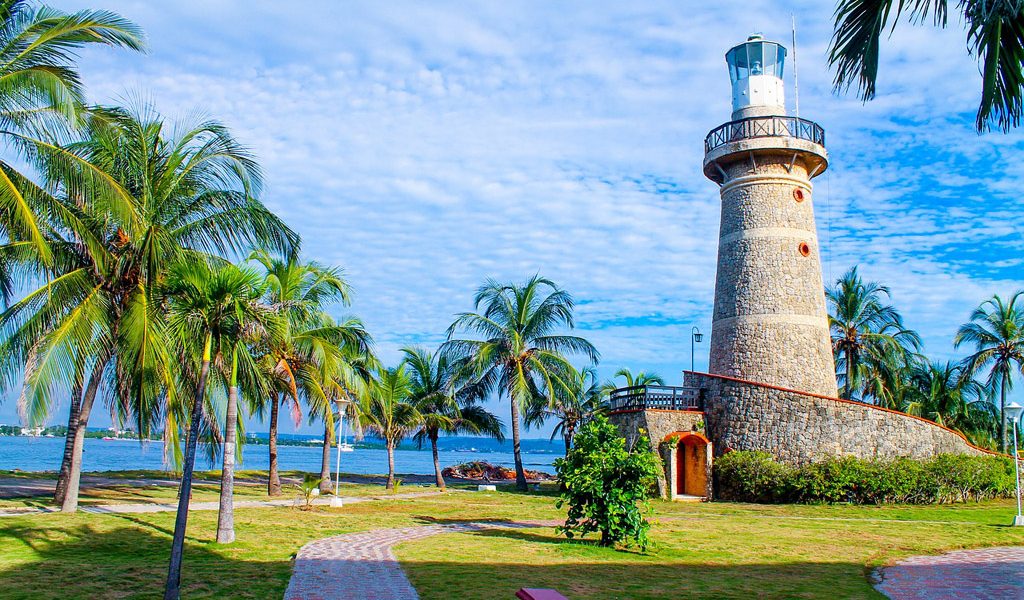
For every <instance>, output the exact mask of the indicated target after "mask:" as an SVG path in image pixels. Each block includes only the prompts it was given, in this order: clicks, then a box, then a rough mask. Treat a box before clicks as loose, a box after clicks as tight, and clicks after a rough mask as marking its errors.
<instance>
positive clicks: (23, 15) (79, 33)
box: [0, 0, 145, 299]
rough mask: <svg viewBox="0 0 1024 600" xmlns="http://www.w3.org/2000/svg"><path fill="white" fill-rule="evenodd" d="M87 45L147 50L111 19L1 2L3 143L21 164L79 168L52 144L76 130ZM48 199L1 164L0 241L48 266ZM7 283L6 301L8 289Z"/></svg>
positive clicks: (129, 26)
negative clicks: (81, 56)
mask: <svg viewBox="0 0 1024 600" xmlns="http://www.w3.org/2000/svg"><path fill="white" fill-rule="evenodd" d="M89 44H103V45H107V46H112V47H117V48H128V49H132V50H142V49H143V48H144V46H145V41H144V39H143V34H142V31H141V30H140V29H139V28H138V26H136V25H135V24H134V23H132V22H131V21H128V20H127V19H124V18H123V17H121V16H119V15H117V14H115V13H112V12H109V11H100V10H83V11H79V12H76V13H73V14H68V13H65V12H62V11H59V10H57V9H54V8H50V7H48V6H42V5H38V4H36V3H34V2H28V1H26V0H3V1H0V136H2V137H3V138H4V139H5V142H7V143H8V144H10V145H11V146H13V147H14V148H16V149H17V150H19V151H20V157H21V158H28V159H30V160H32V159H37V158H44V157H45V158H49V159H50V160H59V161H61V162H68V161H70V162H75V163H77V164H79V165H81V162H80V160H79V159H78V157H76V156H75V155H73V154H69V153H67V152H66V151H65V150H63V149H62V148H60V147H59V146H58V145H57V144H56V143H55V142H54V140H53V138H54V137H55V136H61V135H62V134H65V133H67V130H68V129H73V128H75V127H76V126H77V125H78V119H79V116H80V113H81V112H82V104H83V102H84V93H83V89H82V81H81V78H80V77H79V75H78V72H77V70H76V68H75V63H76V60H77V58H78V57H77V51H78V50H79V49H80V48H83V47H84V46H86V45H89ZM47 196H48V194H46V193H45V192H43V191H42V190H41V189H40V188H38V187H37V186H36V185H35V184H33V183H32V182H31V181H30V180H29V179H28V178H27V177H25V176H24V175H22V174H21V173H19V172H18V171H17V170H16V169H15V167H14V165H12V164H11V163H10V162H8V161H6V160H2V159H0V235H2V237H4V238H6V240H7V241H9V242H24V246H25V247H28V248H31V249H32V250H33V253H34V256H35V258H36V259H37V260H39V261H40V262H41V263H42V264H43V265H50V264H51V260H52V256H51V255H50V248H49V245H48V244H47V240H46V238H45V232H44V226H43V224H41V223H40V222H39V218H40V215H39V211H40V210H41V207H40V206H39V203H41V202H43V203H45V198H46V197H47ZM0 278H2V279H3V280H4V285H3V286H2V287H3V290H2V291H3V292H4V294H3V295H4V298H5V299H6V298H8V297H9V295H10V292H11V290H10V288H9V285H10V283H11V281H10V280H9V279H8V278H7V274H6V273H4V272H2V271H0Z"/></svg>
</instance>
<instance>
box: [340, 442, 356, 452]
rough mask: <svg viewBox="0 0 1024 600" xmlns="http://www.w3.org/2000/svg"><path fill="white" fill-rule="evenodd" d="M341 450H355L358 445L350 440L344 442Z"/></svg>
mask: <svg viewBox="0 0 1024 600" xmlns="http://www.w3.org/2000/svg"><path fill="white" fill-rule="evenodd" d="M339 450H341V451H342V452H355V450H356V447H355V446H353V445H352V444H350V443H348V442H342V443H341V448H339Z"/></svg>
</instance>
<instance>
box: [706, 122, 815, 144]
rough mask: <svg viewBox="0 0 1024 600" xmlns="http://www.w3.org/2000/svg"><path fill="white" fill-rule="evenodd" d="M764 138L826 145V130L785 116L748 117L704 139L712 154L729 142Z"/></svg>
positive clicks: (726, 125) (712, 131)
mask: <svg viewBox="0 0 1024 600" xmlns="http://www.w3.org/2000/svg"><path fill="white" fill-rule="evenodd" d="M763 137H794V138H798V139H801V140H807V141H809V142H814V143H815V144H820V145H822V146H824V145H825V130H824V129H823V128H822V127H821V125H818V124H817V123H815V122H814V121H808V120H807V119H798V118H797V117H783V116H776V117H748V118H746V119H737V120H736V121H729V122H728V123H726V124H725V125H720V126H718V127H716V128H715V129H712V130H711V133H709V134H708V136H707V137H706V138H704V152H705V153H707V152H711V151H712V150H714V149H715V148H718V147H719V146H724V145H725V144H728V143H729V142H737V141H740V140H747V139H752V138H763Z"/></svg>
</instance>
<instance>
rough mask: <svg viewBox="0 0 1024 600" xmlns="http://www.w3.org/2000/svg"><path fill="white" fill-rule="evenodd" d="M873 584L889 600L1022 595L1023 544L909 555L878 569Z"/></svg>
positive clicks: (994, 598) (997, 599)
mask: <svg viewBox="0 0 1024 600" xmlns="http://www.w3.org/2000/svg"><path fill="white" fill-rule="evenodd" d="M879 574H880V576H881V578H882V580H881V582H880V583H878V584H877V585H875V588H876V589H877V590H878V591H880V592H882V593H883V594H885V595H886V596H888V597H889V598H892V599H893V600H947V599H948V600H959V599H961V598H985V599H987V600H1004V599H1005V600H1011V599H1012V600H1019V599H1021V598H1024V547H1012V548H983V549H979V550H957V551H955V552H949V553H947V554H942V555H939V556H913V557H911V558H908V559H906V560H903V561H900V562H899V563H897V564H895V565H893V566H891V567H886V568H884V569H881V570H880V573H879Z"/></svg>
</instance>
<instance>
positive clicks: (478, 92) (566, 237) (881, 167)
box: [3, 0, 1024, 414]
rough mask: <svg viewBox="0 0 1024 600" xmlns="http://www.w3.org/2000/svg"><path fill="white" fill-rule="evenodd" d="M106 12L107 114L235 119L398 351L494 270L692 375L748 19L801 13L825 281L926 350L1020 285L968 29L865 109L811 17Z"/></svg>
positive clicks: (283, 195)
mask: <svg viewBox="0 0 1024 600" xmlns="http://www.w3.org/2000/svg"><path fill="white" fill-rule="evenodd" d="M57 4H58V5H59V6H63V7H67V8H74V7H77V6H79V3H78V2H77V1H75V2H72V1H68V2H58V3H57ZM99 4H102V6H103V7H104V8H110V9H113V10H117V11H118V12H121V13H122V14H124V15H126V16H128V17H130V18H132V19H135V20H136V21H138V22H139V23H141V24H142V25H143V26H144V27H145V28H146V30H147V31H148V32H149V34H150V37H151V45H152V54H151V55H150V56H130V55H126V54H123V53H113V52H95V51H89V52H87V53H86V54H85V55H84V58H83V70H84V72H85V75H86V81H87V83H88V85H89V89H90V92H91V95H92V97H93V98H94V99H96V100H99V101H112V100H115V99H117V98H118V97H120V96H122V95H123V93H124V91H125V90H126V89H127V90H143V91H145V92H146V93H147V94H149V96H151V97H152V98H153V99H154V100H155V103H156V104H157V106H158V107H159V108H160V109H161V110H162V111H163V112H164V113H166V114H169V115H171V114H181V113H184V112H186V111H188V110H190V109H192V108H194V107H202V108H203V109H204V110H206V111H207V112H209V113H210V114H213V115H216V116H217V117H219V118H221V119H222V120H224V121H225V122H227V123H228V124H229V125H230V126H231V127H232V128H233V129H234V131H235V132H236V134H237V135H238V137H240V138H241V139H242V140H244V141H245V142H246V143H248V144H250V145H251V146H252V147H253V148H254V149H255V151H256V152H257V154H258V155H259V156H260V158H261V161H262V164H263V166H264V169H265V171H266V178H267V192H266V198H265V199H266V201H267V203H268V204H269V205H270V206H271V207H272V208H273V209H274V210H276V211H278V212H280V213H281V214H282V215H283V216H285V218H286V219H287V220H288V222H289V223H291V224H292V225H293V226H294V227H295V228H296V229H297V230H298V231H299V232H300V233H301V234H302V235H303V238H304V240H305V250H306V253H307V254H308V255H309V256H310V257H312V258H316V259H318V260H320V261H323V262H328V263H334V264H340V265H343V266H344V267H345V268H346V269H347V272H348V273H349V275H350V277H351V280H352V282H353V284H354V285H355V287H356V289H357V300H356V303H355V305H354V306H353V307H352V311H353V312H355V313H357V314H359V315H360V316H362V317H363V318H364V320H365V321H366V322H367V323H368V325H369V326H370V328H371V329H372V331H373V333H374V334H375V336H376V338H377V339H378V340H379V342H380V346H381V348H382V349H383V351H384V355H385V357H387V358H389V359H395V358H396V357H397V352H396V350H397V348H398V347H399V346H401V345H403V344H407V343H410V342H424V343H428V342H429V343H434V342H437V341H439V340H440V337H441V335H442V333H443V331H444V329H445V328H446V327H447V325H448V324H449V322H450V320H451V318H452V314H453V313H455V312H457V311H460V310H466V309H469V308H470V301H471V297H472V292H473V290H474V289H475V288H476V286H477V285H479V284H480V282H482V280H483V279H484V278H485V277H488V276H491V277H495V278H499V279H523V278H525V277H527V276H529V275H532V274H533V273H534V272H541V273H543V274H545V275H547V276H548V277H551V278H553V279H554V280H556V281H558V282H559V283H560V284H562V285H563V286H564V287H566V288H568V289H570V290H571V291H572V292H573V293H574V294H575V295H576V297H577V298H578V299H579V300H581V301H582V304H581V306H580V310H579V317H580V322H581V325H582V326H583V327H585V328H586V334H587V335H588V336H590V337H591V338H592V339H593V340H595V341H596V342H597V343H598V345H599V348H600V350H601V351H602V353H603V354H604V357H605V366H606V367H607V369H606V370H607V371H609V372H611V371H613V370H614V369H615V368H617V367H618V366H620V365H623V364H628V365H629V366H631V367H632V368H634V369H650V368H654V369H657V370H660V371H662V373H663V374H664V375H665V376H666V378H667V379H668V380H669V381H670V382H671V381H677V380H678V379H679V371H680V370H681V369H683V368H684V367H688V366H689V347H688V346H689V343H688V342H689V324H690V323H691V322H692V323H697V324H699V325H700V326H701V327H702V328H703V329H704V330H705V331H709V330H710V310H711V300H712V294H713V290H714V270H715V252H716V249H717V234H718V231H717V228H718V210H719V208H718V193H717V189H716V188H715V186H714V185H713V184H712V183H710V182H708V181H707V180H705V179H704V178H703V176H702V174H701V168H700V165H701V158H702V153H703V146H702V141H703V138H704V135H705V134H706V133H707V131H708V130H710V129H711V128H713V127H715V126H717V125H718V124H720V123H722V122H724V121H726V120H727V119H728V117H729V90H728V78H727V74H726V71H725V67H724V59H723V55H724V52H725V51H726V50H727V48H728V46H730V45H731V44H733V43H736V42H739V41H742V40H743V39H744V38H745V36H746V35H747V34H748V33H750V31H753V30H756V29H758V28H765V33H766V34H767V35H768V36H769V37H773V38H775V39H780V40H781V41H784V42H787V43H788V36H789V11H791V10H792V11H794V12H796V13H797V14H798V15H800V17H801V18H800V28H801V31H800V40H801V46H800V54H799V59H800V85H801V98H800V101H801V111H802V116H804V117H806V118H812V119H815V120H818V121H819V122H820V123H822V124H823V126H825V127H826V129H827V131H828V142H829V149H830V152H831V157H832V166H831V168H830V170H829V172H828V174H827V175H825V176H824V177H821V178H819V179H818V180H816V185H817V191H816V194H815V198H816V202H817V206H816V210H817V213H818V224H819V228H820V229H821V236H820V237H821V239H822V241H823V244H824V252H825V257H826V277H831V278H835V277H838V275H840V274H841V272H842V271H843V270H845V268H846V267H847V266H848V265H851V264H856V263H860V264H862V265H863V270H864V273H865V274H866V275H867V276H868V277H871V278H874V279H878V280H880V281H883V282H886V283H888V284H889V285H890V286H891V287H892V289H893V293H894V297H895V300H896V302H897V303H899V306H900V308H901V309H902V311H903V312H904V314H905V317H906V320H907V321H908V323H909V324H910V325H911V326H913V327H916V328H918V329H920V330H921V331H922V333H923V334H924V336H925V339H926V340H927V343H928V347H929V350H930V351H932V352H933V353H935V354H936V355H948V354H950V353H951V352H952V349H951V348H950V347H949V339H950V336H951V335H952V332H953V330H955V328H956V326H957V325H958V324H959V323H960V321H961V320H962V319H963V318H965V317H966V315H967V314H968V312H969V310H970V308H971V307H972V306H973V305H975V304H976V303H977V302H978V301H980V300H981V299H983V298H985V297H986V296H989V295H991V294H992V293H994V292H1000V293H1007V292H1009V291H1011V290H1013V289H1016V288H1018V287H1021V286H1024V277H1022V275H1021V271H1020V269H1019V265H1020V261H1021V259H1022V257H1024V251H1022V244H1021V229H1020V225H1019V222H1020V219H1019V214H1020V212H1021V206H1022V203H1021V200H1020V199H1019V196H1018V193H1017V189H1018V187H1019V183H1018V182H1019V181H1020V176H1021V175H1024V172H1022V170H1024V167H1022V166H1020V161H1017V160H1015V157H1016V156H1017V155H1018V154H1019V151H1020V150H1021V146H1022V141H1021V136H1020V134H1018V133H1013V134H1010V135H1006V136H1003V135H999V134H989V135H985V136H980V137H979V136H977V135H976V134H975V133H974V132H973V130H972V114H973V111H974V109H975V105H976V102H977V98H978V89H979V87H980V84H979V81H978V75H977V67H976V65H975V64H974V62H973V61H972V60H971V59H970V58H968V57H967V56H966V55H965V52H964V43H963V37H964V36H963V32H962V31H960V30H958V29H957V28H956V27H952V28H951V29H950V30H949V31H945V32H938V31H935V30H933V29H931V28H926V27H911V26H901V27H900V28H898V29H897V31H896V34H895V35H894V36H893V38H892V39H891V40H888V41H887V42H885V44H884V46H883V62H882V68H881V76H880V79H879V96H878V98H877V99H876V100H874V101H873V102H870V103H868V104H862V103H860V102H859V101H858V100H857V99H856V98H854V97H853V96H852V95H851V96H844V97H836V96H833V95H832V94H831V75H830V73H828V72H827V70H826V65H825V57H826V47H827V43H828V36H829V33H830V28H831V18H832V17H831V10H830V6H828V5H824V4H822V3H820V2H811V1H810V0H802V1H799V2H791V3H786V4H785V6H783V5H782V3H778V2H768V1H767V0H761V1H758V2H749V1H747V2H740V1H738V0H736V1H731V2H719V3H705V4H699V5H695V4H692V3H673V2H659V3H650V4H645V5H643V6H638V5H636V4H630V3H625V4H623V3H607V4H604V5H594V4H593V3H582V2H580V3H556V4H551V3H540V2H527V3H513V4H498V3H486V4H482V5H476V6H473V7H472V8H470V7H469V5H465V4H462V3H448V4H444V3H440V4H438V3H432V4H423V3H399V2H388V3H371V2H363V3H333V2H320V3H305V4H303V5H302V8H301V9H299V8H296V6H295V5H283V4H280V3H270V2H246V3H242V2H230V1H227V0H220V1H217V2H210V1H208V0H206V1H203V2H184V1H183V2H176V3H149V2H141V1H128V0H125V1H121V2H118V1H116V0H103V1H102V2H99ZM790 104H791V105H792V98H791V99H790ZM823 192H824V193H823ZM989 245H991V246H989ZM986 247H998V248H999V250H998V252H995V251H993V250H990V249H986ZM972 250H977V252H973V251H972ZM630 323H634V325H632V326H631V325H629V324H630ZM635 323H643V324H639V325H637V324H635ZM652 323H653V324H652ZM706 350H707V346H706V344H705V347H704V352H705V354H704V355H703V356H699V357H698V360H697V363H698V365H700V364H701V363H703V362H705V361H706ZM9 404H10V403H8V406H5V407H4V408H3V410H4V411H6V410H8V407H9ZM502 414H503V413H502Z"/></svg>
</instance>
